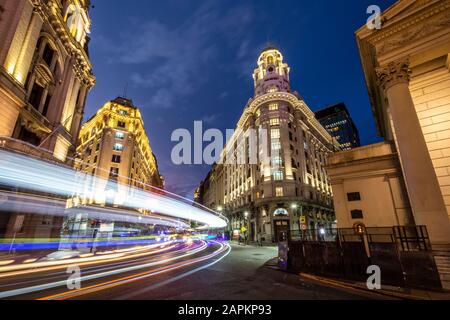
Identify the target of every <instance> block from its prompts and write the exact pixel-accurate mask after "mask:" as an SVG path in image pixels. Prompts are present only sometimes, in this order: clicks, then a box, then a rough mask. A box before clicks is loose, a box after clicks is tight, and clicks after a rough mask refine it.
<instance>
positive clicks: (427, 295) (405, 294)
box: [300, 273, 450, 300]
mask: <svg viewBox="0 0 450 320" xmlns="http://www.w3.org/2000/svg"><path fill="white" fill-rule="evenodd" d="M300 276H301V277H303V278H307V279H309V280H313V281H317V282H320V283H323V284H327V285H331V286H335V287H340V288H345V289H352V290H359V291H365V292H367V293H372V294H380V295H383V296H389V297H393V298H397V299H407V300H450V291H448V290H443V291H427V290H420V289H412V288H402V287H394V286H385V285H383V286H381V289H380V290H370V289H369V288H367V285H366V284H365V283H363V282H355V281H350V280H336V279H330V278H324V277H319V276H315V275H311V274H307V273H300Z"/></svg>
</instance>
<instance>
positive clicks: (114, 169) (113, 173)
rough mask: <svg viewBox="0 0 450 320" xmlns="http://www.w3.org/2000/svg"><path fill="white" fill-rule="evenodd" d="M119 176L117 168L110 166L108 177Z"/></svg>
mask: <svg viewBox="0 0 450 320" xmlns="http://www.w3.org/2000/svg"><path fill="white" fill-rule="evenodd" d="M118 176H119V168H111V169H110V170H109V177H110V178H117V177H118Z"/></svg>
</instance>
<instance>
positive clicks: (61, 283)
mask: <svg viewBox="0 0 450 320" xmlns="http://www.w3.org/2000/svg"><path fill="white" fill-rule="evenodd" d="M200 243H201V245H200V246H199V247H197V248H195V249H193V250H191V251H189V252H187V253H184V254H181V255H178V256H175V257H172V258H166V259H162V260H158V261H154V262H149V263H144V264H141V265H136V266H129V267H124V268H120V269H114V270H111V271H106V272H100V273H96V274H92V275H88V276H81V277H80V281H81V282H84V281H89V280H94V279H98V278H103V277H108V276H113V275H117V274H120V273H126V272H131V271H136V270H140V269H144V268H149V267H154V266H158V265H161V264H164V263H168V262H171V261H175V260H179V259H182V258H185V257H189V256H192V255H195V254H197V253H199V252H201V251H203V250H205V249H206V248H207V247H208V245H207V244H206V242H205V241H201V242H200ZM81 265H82V264H78V266H81ZM41 271H42V270H41ZM66 285H67V280H60V281H56V282H51V283H45V284H40V285H36V286H31V287H26V288H20V289H13V290H9V291H3V292H0V299H4V298H9V297H14V296H20V295H24V294H28V293H33V292H38V291H43V290H47V289H52V288H57V287H61V286H66Z"/></svg>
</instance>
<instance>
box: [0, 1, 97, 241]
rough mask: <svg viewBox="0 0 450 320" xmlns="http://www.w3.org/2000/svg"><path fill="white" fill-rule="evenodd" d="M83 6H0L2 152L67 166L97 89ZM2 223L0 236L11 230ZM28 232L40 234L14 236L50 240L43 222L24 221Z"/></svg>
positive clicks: (15, 3)
mask: <svg viewBox="0 0 450 320" xmlns="http://www.w3.org/2000/svg"><path fill="white" fill-rule="evenodd" d="M89 6H90V1H89V0H46V1H44V0H2V1H1V7H2V9H1V10H0V13H1V16H0V111H1V121H0V147H1V148H5V149H8V150H13V151H16V152H21V153H25V154H28V155H30V156H35V157H38V158H42V159H46V160H49V161H53V162H58V163H60V164H66V165H73V157H74V155H75V148H76V141H77V138H78V132H79V130H80V126H81V121H82V118H83V113H84V105H85V102H86V96H87V94H88V92H89V90H90V89H91V88H92V86H93V85H94V83H95V77H94V76H93V74H92V66H91V62H90V60H89V55H88V49H87V48H88V42H89V37H88V34H89V32H90V27H91V21H90V18H89ZM6 216H7V215H2V217H3V218H2V221H0V234H3V233H4V232H5V230H6V229H7V228H5V226H8V225H11V224H14V221H13V220H14V217H13V218H12V219H9V220H8V219H7V220H8V221H6V220H4V218H5V217H6ZM3 220H4V221H3ZM40 220H43V221H42V223H41V221H40ZM27 224H28V225H38V226H39V228H37V229H36V228H32V229H29V230H28V229H27V228H26V227H24V228H20V229H21V230H28V231H24V232H26V233H27V235H28V236H36V237H40V236H50V235H53V233H54V232H53V231H51V230H53V229H52V228H50V227H47V226H52V225H54V224H55V223H54V221H52V219H51V218H49V217H44V216H34V215H29V216H27V218H26V219H25V222H24V226H26V225H27ZM2 226H3V227H2ZM2 230H3V231H2ZM33 230H34V231H33ZM55 230H57V228H56V229H55ZM56 232H57V231H56Z"/></svg>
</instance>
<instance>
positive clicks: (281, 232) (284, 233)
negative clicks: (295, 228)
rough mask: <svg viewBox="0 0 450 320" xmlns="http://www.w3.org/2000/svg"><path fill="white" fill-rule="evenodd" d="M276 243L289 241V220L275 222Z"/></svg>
mask: <svg viewBox="0 0 450 320" xmlns="http://www.w3.org/2000/svg"><path fill="white" fill-rule="evenodd" d="M274 226H275V242H282V241H287V238H288V235H289V231H290V228H289V220H275V221H274Z"/></svg>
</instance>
